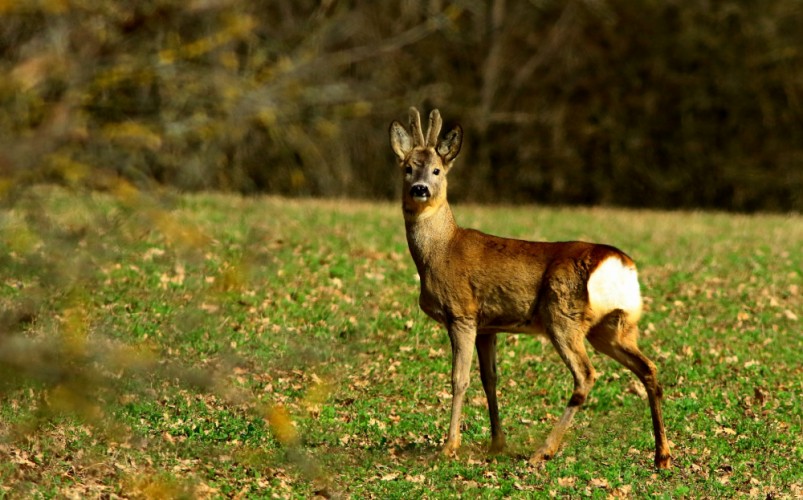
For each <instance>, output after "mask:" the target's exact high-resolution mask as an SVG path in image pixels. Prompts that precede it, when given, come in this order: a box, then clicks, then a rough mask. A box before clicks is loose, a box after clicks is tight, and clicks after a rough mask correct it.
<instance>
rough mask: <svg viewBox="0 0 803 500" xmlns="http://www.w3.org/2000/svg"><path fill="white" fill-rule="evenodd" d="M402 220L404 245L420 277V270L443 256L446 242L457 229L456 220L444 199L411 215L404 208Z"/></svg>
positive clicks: (447, 244) (447, 243)
mask: <svg viewBox="0 0 803 500" xmlns="http://www.w3.org/2000/svg"><path fill="white" fill-rule="evenodd" d="M404 223H405V227H406V229H407V246H408V247H409V248H410V254H411V255H412V257H413V261H415V265H416V268H417V269H418V274H419V276H422V277H423V274H422V273H423V272H424V271H425V270H426V269H427V268H429V267H430V266H431V265H432V263H434V262H436V261H438V260H439V259H442V258H445V257H446V254H447V250H448V247H449V243H450V242H451V241H452V239H453V238H454V236H455V234H456V233H457V231H458V227H457V223H456V222H455V220H454V215H452V209H451V208H449V203H448V202H447V201H446V200H443V202H442V203H440V204H439V205H438V206H435V207H431V208H430V207H428V208H427V209H426V210H423V211H420V212H417V213H413V214H411V213H409V212H408V211H407V210H405V214H404Z"/></svg>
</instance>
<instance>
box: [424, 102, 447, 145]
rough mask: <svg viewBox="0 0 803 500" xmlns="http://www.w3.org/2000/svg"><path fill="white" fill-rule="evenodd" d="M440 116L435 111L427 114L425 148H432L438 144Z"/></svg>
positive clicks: (441, 121)
mask: <svg viewBox="0 0 803 500" xmlns="http://www.w3.org/2000/svg"><path fill="white" fill-rule="evenodd" d="M442 125H443V120H441V114H440V112H439V111H438V110H437V109H433V110H432V111H430V113H429V128H428V129H427V147H428V148H434V147H435V146H436V145H437V144H438V136H439V135H440V133H441V126H442Z"/></svg>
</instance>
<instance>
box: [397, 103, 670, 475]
mask: <svg viewBox="0 0 803 500" xmlns="http://www.w3.org/2000/svg"><path fill="white" fill-rule="evenodd" d="M441 123H442V122H441V117H440V114H439V113H438V111H437V110H433V111H432V112H431V113H430V116H429V127H428V130H427V132H426V134H425V133H424V131H423V129H422V128H421V118H420V115H419V113H418V111H417V110H416V109H415V108H411V109H410V121H409V131H408V129H405V127H404V126H402V125H401V124H400V123H399V122H393V123H392V124H391V126H390V142H391V147H392V149H393V151H394V153H395V154H396V156H397V158H398V160H399V165H400V166H401V169H402V171H403V179H404V180H403V191H402V193H403V194H402V209H403V212H404V221H405V227H406V230H407V242H408V246H409V248H410V254H411V255H412V257H413V261H414V262H415V265H416V268H417V269H418V274H419V276H420V278H421V295H420V299H419V304H420V306H421V309H422V310H423V311H424V312H425V313H426V314H427V315H429V316H430V317H432V318H433V319H435V320H436V321H438V322H439V323H441V324H443V325H444V326H445V327H446V328H447V330H448V332H449V338H450V340H451V345H452V394H453V398H452V415H451V421H450V425H449V434H448V437H447V439H446V443H445V445H444V449H443V451H444V452H445V453H447V454H452V453H454V452H455V451H456V450H457V448H458V447H459V446H460V415H461V411H462V405H463V399H464V395H465V392H466V388H467V387H468V381H469V371H470V365H471V358H472V353H473V350H474V348H475V347H476V349H477V355H478V358H479V365H480V377H481V379H482V385H483V389H484V390H485V394H486V396H487V399H488V410H489V414H490V421H491V450H492V451H500V450H501V449H502V448H503V447H504V444H505V438H504V434H503V432H502V428H501V425H500V421H499V410H498V404H497V400H496V382H497V374H496V335H497V333H499V332H512V333H537V334H544V335H546V336H547V337H548V338H549V339H550V341H551V342H552V344H553V345H554V347H555V349H556V350H557V352H558V354H559V355H560V356H561V358H562V359H563V361H564V362H565V363H566V365H567V366H568V368H569V370H570V371H571V373H572V376H573V377H574V391H573V393H572V396H571V398H570V399H569V403H568V406H567V407H566V410H565V411H564V413H563V416H562V417H561V418H560V420H559V421H558V422H557V424H556V425H555V427H554V429H553V430H552V432H551V433H550V434H549V436H548V437H547V439H546V442H545V443H544V444H543V445H542V446H541V447H540V448H539V449H538V450H537V451H536V452H535V453H534V454H533V456H532V458H531V460H532V461H540V460H544V459H548V458H551V457H552V456H554V454H555V453H556V452H557V450H558V447H559V445H560V441H561V439H562V437H563V434H564V433H565V432H566V430H567V429H568V427H569V426H570V424H571V421H572V418H573V416H574V414H575V412H576V411H577V409H578V408H579V406H580V405H582V404H583V402H584V401H585V399H586V397H587V396H588V393H589V391H590V390H591V387H592V385H593V384H594V376H595V373H594V368H593V366H592V365H591V362H590V360H589V358H588V355H587V353H586V349H585V340H586V339H588V341H589V342H590V343H591V345H592V346H593V347H594V348H595V349H597V350H598V351H600V352H602V353H605V354H607V355H608V356H610V357H612V358H613V359H615V360H617V361H619V362H620V363H622V364H623V365H624V366H626V367H627V368H629V369H630V370H631V371H633V373H635V374H636V376H637V377H638V378H639V379H640V380H641V382H642V383H643V384H644V386H645V388H646V391H647V395H648V398H649V405H650V410H651V413H652V422H653V431H654V434H655V465H656V467H658V468H668V467H669V466H670V463H671V457H670V452H669V445H668V442H667V439H666V433H665V431H664V424H663V418H662V414H661V397H662V392H661V386H660V384H659V382H658V377H657V371H656V368H655V365H654V364H653V363H652V361H650V360H649V359H648V358H647V357H646V356H644V354H642V353H641V351H640V350H639V348H638V346H637V344H636V341H637V337H638V327H637V322H638V319H639V317H640V315H641V296H640V292H639V285H638V281H637V277H636V267H635V264H634V263H633V261H632V260H631V259H630V257H628V256H627V255H626V254H624V253H623V252H622V251H620V250H618V249H616V248H614V247H611V246H607V245H598V244H593V243H585V242H577V241H574V242H560V243H546V242H532V241H522V240H516V239H510V238H500V237H497V236H491V235H488V234H485V233H481V232H479V231H475V230H473V229H464V228H461V227H459V226H458V225H457V224H456V222H455V219H454V216H453V215H452V211H451V209H450V207H449V203H448V201H447V199H446V188H447V181H446V176H447V173H448V172H449V170H450V169H451V167H452V165H453V163H454V160H455V158H456V157H457V155H458V153H459V152H460V146H461V143H462V129H461V128H460V127H459V126H457V127H455V128H454V129H452V130H451V131H450V132H449V133H447V134H446V136H445V137H444V138H443V139H439V136H440V128H441Z"/></svg>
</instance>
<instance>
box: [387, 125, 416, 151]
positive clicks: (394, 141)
mask: <svg viewBox="0 0 803 500" xmlns="http://www.w3.org/2000/svg"><path fill="white" fill-rule="evenodd" d="M390 147H391V148H393V152H394V153H396V156H397V157H398V158H399V160H404V157H405V156H407V153H409V152H410V150H412V149H413V139H412V138H411V137H410V134H408V133H407V131H406V130H405V129H404V127H403V126H402V124H401V123H399V122H395V121H394V122H393V123H391V124H390Z"/></svg>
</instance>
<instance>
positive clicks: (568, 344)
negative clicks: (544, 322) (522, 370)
mask: <svg viewBox="0 0 803 500" xmlns="http://www.w3.org/2000/svg"><path fill="white" fill-rule="evenodd" d="M586 332H587V327H585V326H584V325H583V324H582V323H580V322H575V321H571V320H568V319H567V320H565V321H562V322H555V323H554V324H553V325H551V326H550V327H548V329H547V333H548V334H549V337H550V340H551V341H552V344H553V345H554V346H555V349H556V350H557V351H558V354H559V355H560V357H561V358H562V359H563V361H564V363H566V366H568V367H569V371H571V373H572V377H574V391H573V392H572V396H571V398H570V399H569V403H568V405H567V406H566V409H565V410H564V411H563V415H562V416H561V417H560V420H558V422H557V423H556V424H555V427H554V428H553V429H552V431H551V432H550V433H549V436H547V438H546V441H545V442H544V444H543V445H541V447H540V448H538V450H536V452H535V453H534V454H533V456H532V457H531V458H530V462H531V463H537V462H540V461H542V460H548V459H550V458H552V457H553V456H555V453H557V451H558V448H559V447H560V443H561V441H562V440H563V435H564V434H565V433H566V431H567V430H568V429H569V427H570V426H571V423H572V419H573V418H574V414H575V413H577V410H578V409H579V408H580V406H582V404H583V403H584V402H585V400H586V398H587V397H588V393H589V392H591V387H592V386H593V385H594V378H595V372H594V367H593V366H592V365H591V360H590V359H588V353H587V352H586V348H585V343H584V338H585V333H586Z"/></svg>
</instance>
